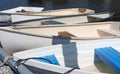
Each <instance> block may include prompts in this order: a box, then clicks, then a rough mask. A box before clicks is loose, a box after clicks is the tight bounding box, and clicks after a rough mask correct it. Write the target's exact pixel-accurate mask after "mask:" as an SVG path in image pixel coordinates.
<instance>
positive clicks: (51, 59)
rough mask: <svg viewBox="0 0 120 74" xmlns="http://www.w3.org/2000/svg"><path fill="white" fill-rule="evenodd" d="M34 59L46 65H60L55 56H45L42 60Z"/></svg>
mask: <svg viewBox="0 0 120 74" xmlns="http://www.w3.org/2000/svg"><path fill="white" fill-rule="evenodd" d="M34 59H35V60H37V61H41V62H45V63H50V64H54V65H60V64H59V63H58V61H57V59H56V57H55V56H54V55H47V56H43V57H40V58H34Z"/></svg>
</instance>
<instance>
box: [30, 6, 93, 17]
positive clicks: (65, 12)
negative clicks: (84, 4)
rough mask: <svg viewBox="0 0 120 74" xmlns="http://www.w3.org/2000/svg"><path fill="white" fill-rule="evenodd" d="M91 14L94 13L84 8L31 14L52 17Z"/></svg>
mask: <svg viewBox="0 0 120 74" xmlns="http://www.w3.org/2000/svg"><path fill="white" fill-rule="evenodd" d="M86 13H90V14H93V13H94V11H93V10H90V9H86V8H70V9H59V10H47V11H42V12H38V13H33V14H32V15H50V16H51V15H52V16H61V15H77V14H86Z"/></svg>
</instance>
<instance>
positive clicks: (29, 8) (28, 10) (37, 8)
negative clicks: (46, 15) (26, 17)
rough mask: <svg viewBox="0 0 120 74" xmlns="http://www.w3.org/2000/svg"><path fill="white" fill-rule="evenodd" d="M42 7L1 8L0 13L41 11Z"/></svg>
mask: <svg viewBox="0 0 120 74" xmlns="http://www.w3.org/2000/svg"><path fill="white" fill-rule="evenodd" d="M43 9H44V8H43V7H25V6H19V7H16V8H12V9H7V10H2V11H0V13H9V14H30V13H33V12H41V11H43Z"/></svg>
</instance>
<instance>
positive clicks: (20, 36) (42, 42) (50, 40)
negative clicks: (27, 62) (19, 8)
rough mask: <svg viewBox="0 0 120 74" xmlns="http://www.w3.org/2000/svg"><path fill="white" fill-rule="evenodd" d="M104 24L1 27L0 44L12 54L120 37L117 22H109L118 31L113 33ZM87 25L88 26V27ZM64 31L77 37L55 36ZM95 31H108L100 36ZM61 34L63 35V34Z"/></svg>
mask: <svg viewBox="0 0 120 74" xmlns="http://www.w3.org/2000/svg"><path fill="white" fill-rule="evenodd" d="M104 23H108V24H105V25H104V24H103V23H101V24H99V23H97V24H98V25H95V24H96V23H94V24H92V23H90V24H88V23H86V26H84V25H85V24H84V25H82V24H81V26H80V24H79V25H76V26H75V25H73V26H65V25H64V26H53V27H52V26H44V27H37V28H34V27H28V28H27V27H26V29H25V28H24V27H23V28H21V29H20V28H14V29H11V28H10V27H3V29H2V27H1V29H0V42H1V45H2V47H3V48H4V49H5V50H6V51H7V52H9V53H10V54H12V53H14V52H18V51H22V50H27V49H31V48H35V47H43V46H49V45H55V44H67V43H70V42H78V41H80V42H84V41H90V40H92V41H93V40H97V39H108V38H116V37H119V36H120V33H119V22H114V23H113V22H111V24H113V26H114V24H116V27H115V26H114V27H113V28H115V30H118V31H115V32H114V31H111V30H109V25H110V22H104ZM102 24H103V26H102ZM88 25H90V26H89V27H88ZM92 25H93V26H94V27H93V26H92ZM79 26H80V27H79ZM57 27H58V29H57ZM73 27H74V30H72V31H71V29H72V28H73ZM78 27H79V28H78ZM7 28H8V29H7ZM83 28H84V29H83ZM65 29H66V31H67V30H68V33H69V31H70V32H71V33H72V34H74V35H77V36H75V37H72V36H64V35H61V34H60V35H57V33H58V32H60V31H64V30H65ZM97 29H108V30H107V31H108V33H107V32H101V31H100V35H99V34H98V32H99V31H98V30H97ZM22 30H23V32H22ZM24 30H25V31H24ZM27 30H28V31H27ZM47 30H48V31H47ZM53 30H54V31H53ZM46 31H47V32H46ZM110 31H111V32H110ZM83 32H84V33H83ZM88 32H89V33H88ZM109 32H110V33H109ZM62 34H64V32H63V33H62ZM79 34H80V35H79ZM65 35H69V34H66V32H65Z"/></svg>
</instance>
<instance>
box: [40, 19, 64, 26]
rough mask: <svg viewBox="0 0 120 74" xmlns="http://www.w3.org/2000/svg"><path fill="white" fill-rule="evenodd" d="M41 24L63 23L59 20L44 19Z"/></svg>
mask: <svg viewBox="0 0 120 74" xmlns="http://www.w3.org/2000/svg"><path fill="white" fill-rule="evenodd" d="M41 24H42V25H58V24H64V23H62V22H59V21H54V20H46V21H42V22H41Z"/></svg>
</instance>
